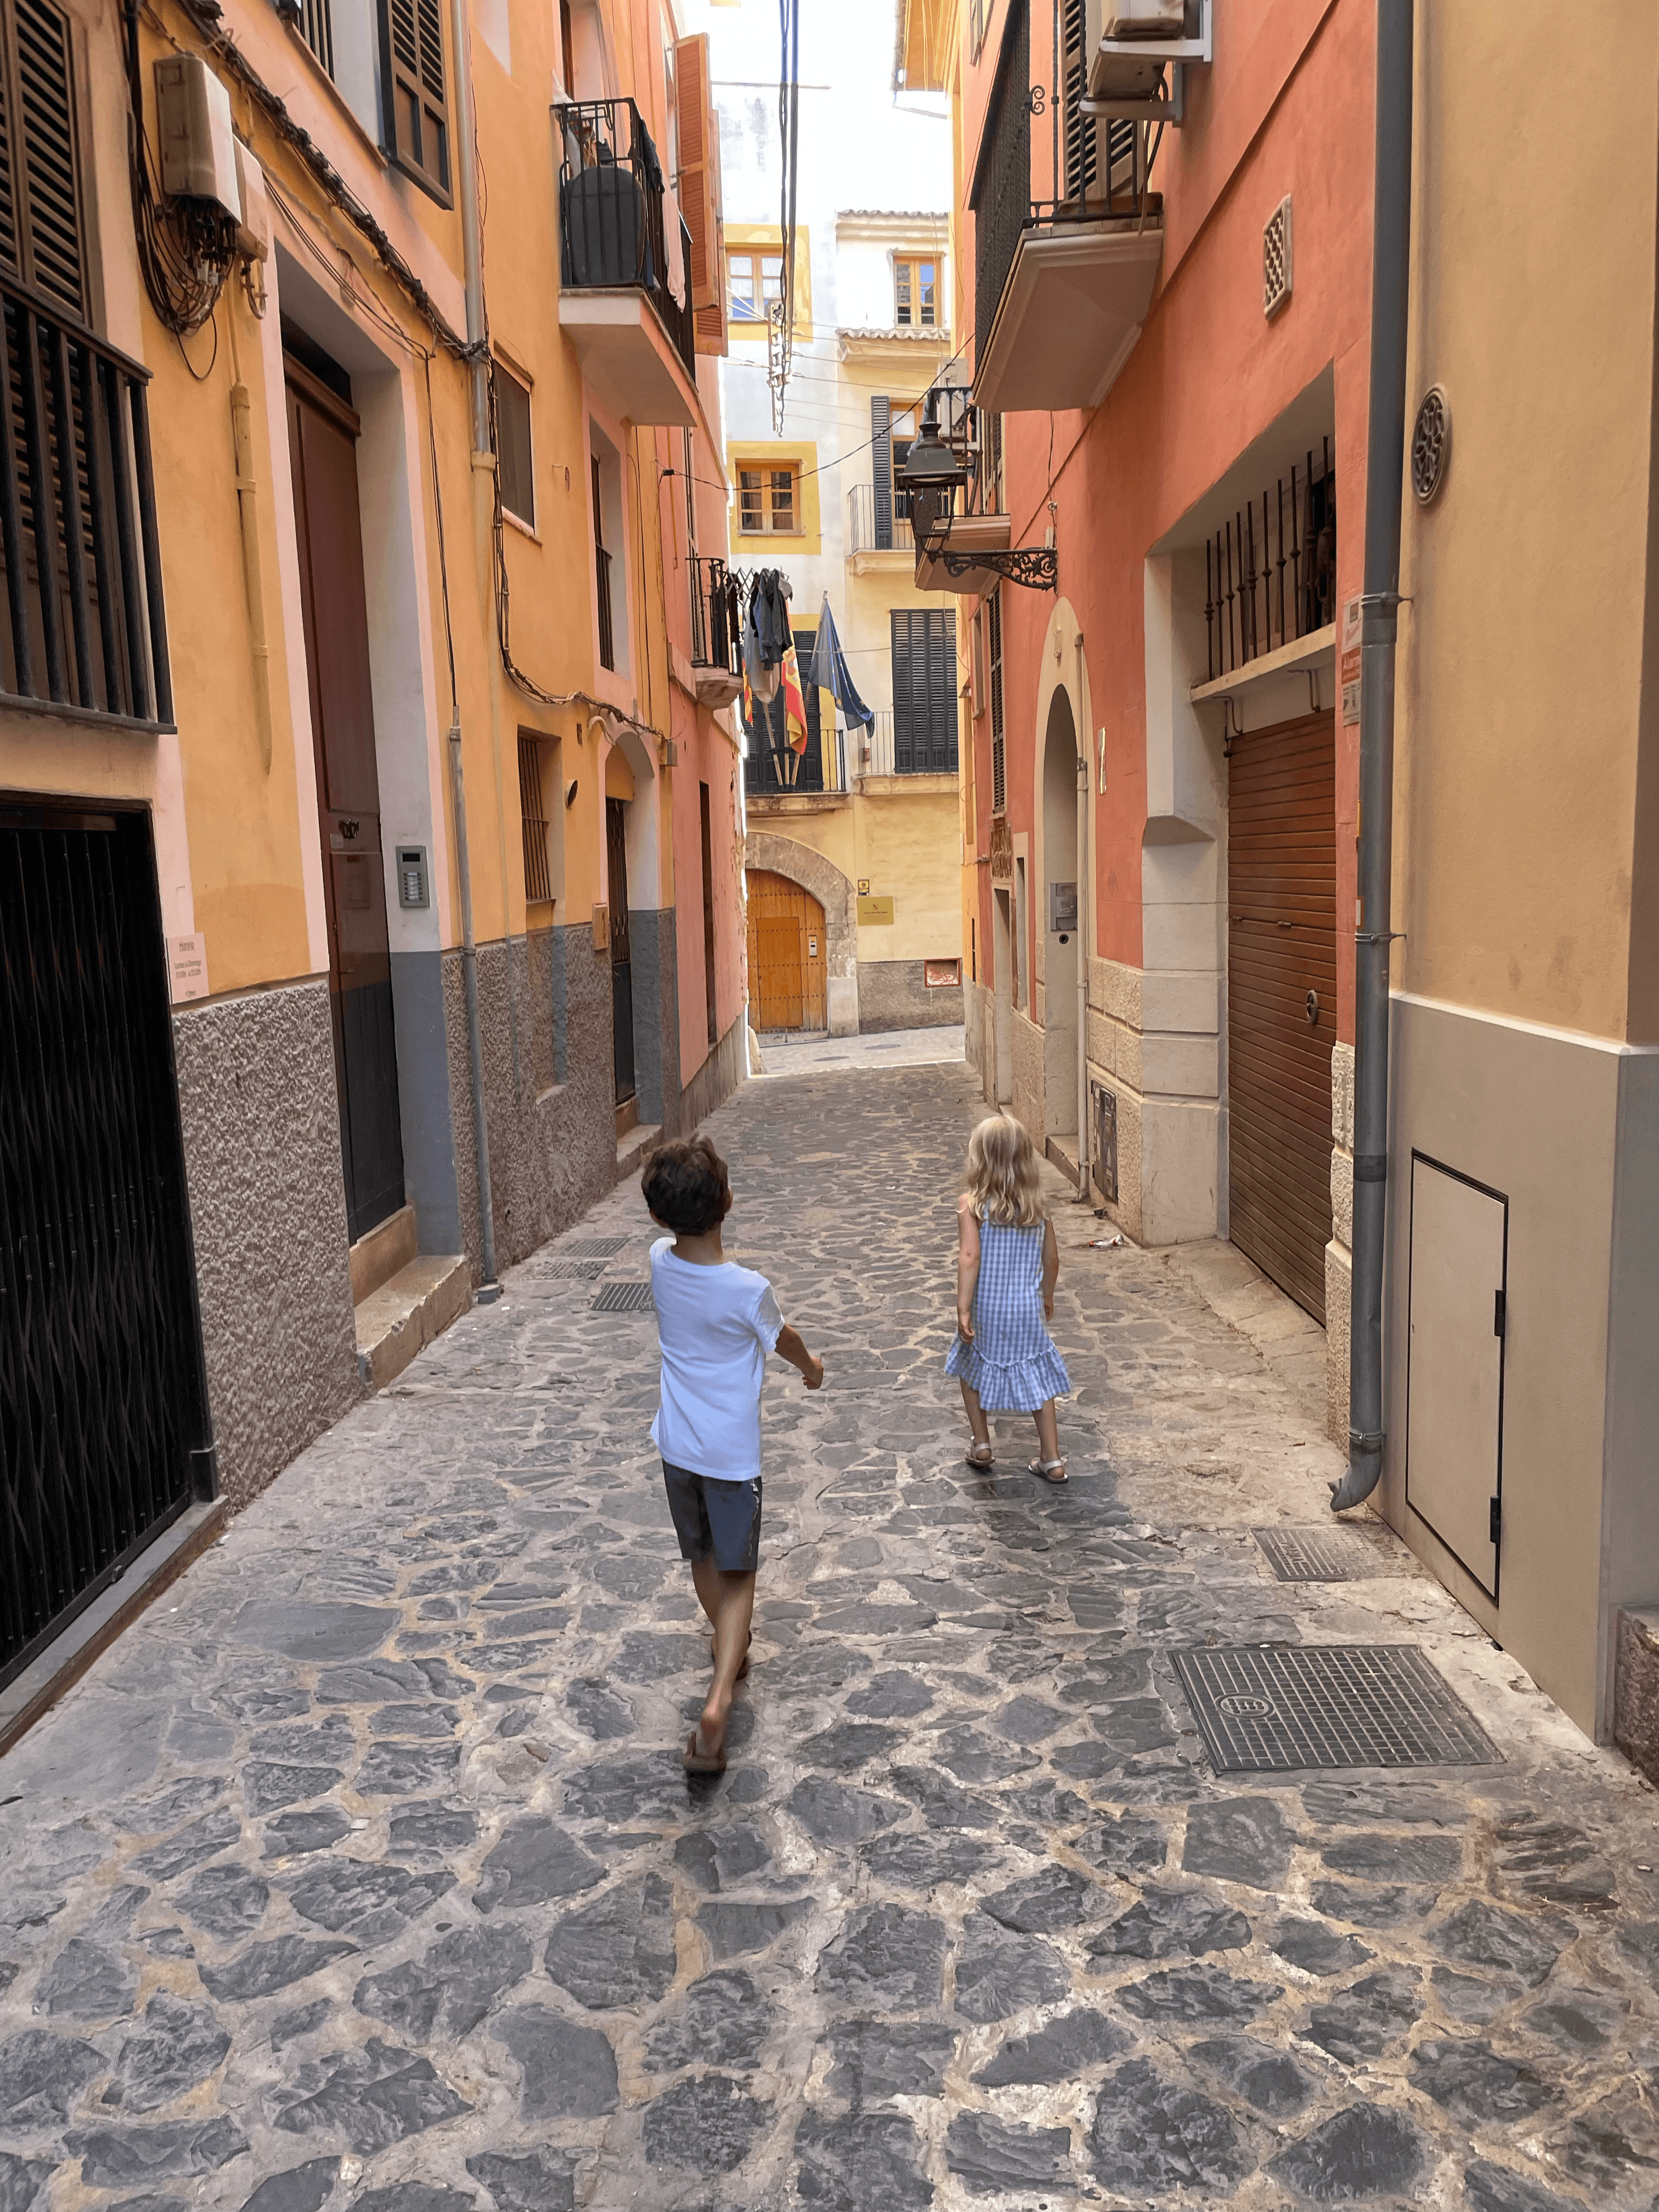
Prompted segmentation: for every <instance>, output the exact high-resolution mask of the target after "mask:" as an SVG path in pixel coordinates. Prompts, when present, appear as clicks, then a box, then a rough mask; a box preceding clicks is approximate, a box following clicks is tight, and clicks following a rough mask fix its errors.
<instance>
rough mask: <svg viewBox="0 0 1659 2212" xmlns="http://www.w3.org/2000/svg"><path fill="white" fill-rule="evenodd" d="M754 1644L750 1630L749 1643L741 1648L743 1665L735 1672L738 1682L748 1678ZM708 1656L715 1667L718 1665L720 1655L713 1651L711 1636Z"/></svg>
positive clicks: (753, 1635) (752, 1633)
mask: <svg viewBox="0 0 1659 2212" xmlns="http://www.w3.org/2000/svg"><path fill="white" fill-rule="evenodd" d="M754 1644H755V1632H754V1630H753V1629H752V1628H751V1629H750V1632H749V1641H748V1643H747V1644H744V1647H743V1664H742V1665H741V1666H740V1667H739V1668H738V1671H737V1675H736V1680H738V1681H739V1682H741V1681H744V1680H746V1679H747V1677H748V1674H749V1662H750V1657H751V1656H752V1655H753V1651H754ZM708 1656H709V1657H710V1659H712V1660H713V1661H714V1664H715V1665H716V1666H718V1665H719V1664H720V1655H719V1652H718V1651H717V1650H716V1649H715V1645H714V1638H713V1637H712V1636H711V1637H710V1638H709V1639H708Z"/></svg>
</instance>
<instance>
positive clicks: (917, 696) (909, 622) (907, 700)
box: [888, 607, 957, 775]
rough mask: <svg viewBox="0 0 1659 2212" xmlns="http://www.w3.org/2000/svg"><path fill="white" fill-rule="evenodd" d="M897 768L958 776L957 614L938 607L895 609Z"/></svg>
mask: <svg viewBox="0 0 1659 2212" xmlns="http://www.w3.org/2000/svg"><path fill="white" fill-rule="evenodd" d="M888 619H889V621H890V623H891V625H892V643H893V770H894V773H895V775H954V774H955V773H956V766H957V684H956V675H957V618H956V617H955V615H954V614H951V613H947V612H944V611H940V610H939V609H937V608H933V607H895V608H894V609H893V610H892V611H891V613H890V616H889V617H888Z"/></svg>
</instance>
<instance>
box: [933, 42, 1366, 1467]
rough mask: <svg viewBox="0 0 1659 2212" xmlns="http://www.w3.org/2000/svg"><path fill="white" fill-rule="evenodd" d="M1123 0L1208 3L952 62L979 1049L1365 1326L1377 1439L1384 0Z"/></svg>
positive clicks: (959, 502) (1132, 1225) (1088, 1160)
mask: <svg viewBox="0 0 1659 2212" xmlns="http://www.w3.org/2000/svg"><path fill="white" fill-rule="evenodd" d="M1115 12H1117V13H1120V14H1132V13H1137V12H1139V14H1141V15H1150V16H1152V17H1153V18H1157V17H1158V16H1159V15H1164V16H1169V17H1170V18H1171V19H1172V20H1171V21H1170V22H1169V23H1166V24H1164V27H1163V30H1164V35H1162V36H1160V37H1152V38H1149V37H1145V36H1141V37H1138V38H1136V39H1134V40H1125V41H1124V42H1123V44H1122V45H1121V47H1120V48H1119V49H1117V50H1116V51H1114V50H1113V49H1112V46H1111V42H1110V40H1105V41H1103V38H1102V26H1103V20H1104V21H1105V23H1106V27H1107V28H1109V27H1110V19H1111V18H1112V16H1113V15H1114V13H1115ZM1212 17H1216V18H1219V20H1212ZM1174 19H1180V20H1179V21H1175V20H1174ZM1153 27H1157V26H1156V23H1154V25H1153ZM960 37H961V46H960V51H959V56H958V57H957V58H954V59H953V60H952V61H951V63H950V64H949V70H950V72H951V77H952V78H953V82H954V83H955V85H956V86H957V87H959V98H958V102H957V112H958V117H959V130H958V134H957V135H958V161H959V164H960V167H959V177H958V187H959V189H958V206H957V214H958V222H959V226H960V233H961V235H960V238H959V246H960V251H959V252H958V253H957V257H956V267H957V271H958V283H959V285H960V288H961V297H960V299H959V303H958V312H957V325H958V327H959V328H960V329H962V330H963V331H964V332H969V331H971V332H972V333H973V343H972V345H971V347H970V348H969V349H967V350H966V351H965V353H964V355H963V359H962V362H960V363H959V365H958V366H959V369H960V371H961V382H962V384H963V386H964V387H967V388H966V389H964V390H963V391H962V392H959V393H955V394H952V395H951V398H950V400H949V401H948V402H947V403H946V404H945V407H944V409H943V416H944V417H945V418H947V419H948V428H950V429H951V432H952V433H953V434H954V436H953V442H954V445H955V447H956V451H957V458H958V459H959V460H960V461H961V462H962V463H963V471H964V473H965V474H966V476H967V477H968V481H967V482H966V483H964V484H963V485H962V486H961V487H960V489H958V490H957V492H956V495H955V497H954V501H953V505H954V507H955V509H956V512H955V513H953V515H952V517H951V523H950V526H949V529H948V532H945V535H944V537H943V538H941V539H940V540H939V544H941V545H942V546H945V547H948V548H953V549H955V553H956V558H955V559H954V560H953V561H951V560H947V558H946V557H945V556H944V555H943V554H939V555H936V556H935V557H933V559H932V560H930V561H925V562H924V563H923V565H924V567H927V568H928V569H929V571H930V574H933V575H939V574H945V573H946V572H947V571H948V570H949V569H950V568H955V570H956V572H957V573H956V575H955V577H954V579H953V580H954V583H955V586H956V588H957V590H958V591H960V592H962V593H963V621H962V623H960V625H959V635H962V636H963V640H964V642H965V645H966V647H967V656H966V657H967V659H968V665H967V667H966V668H965V669H964V671H963V673H964V678H965V679H966V691H967V705H966V712H967V714H968V715H969V719H970V721H971V743H970V744H965V745H964V747H963V758H964V762H965V763H969V764H970V765H969V766H968V767H967V768H966V769H965V771H964V775H963V807H964V823H963V831H964V835H963V852H964V912H963V946H964V951H965V953H966V956H967V992H968V1051H969V1058H970V1060H972V1061H973V1063H974V1064H975V1066H976V1067H977V1068H978V1070H979V1072H980V1073H981V1078H982V1080H983V1085H984V1091H985V1096H986V1097H987V1100H994V1101H997V1102H999V1103H1008V1104H1010V1105H1012V1109H1013V1110H1014V1111H1015V1112H1016V1113H1017V1114H1018V1115H1019V1116H1020V1118H1021V1119H1022V1120H1023V1121H1025V1122H1026V1123H1027V1125H1028V1126H1029V1127H1030V1129H1031V1131H1032V1133H1033V1134H1034V1135H1036V1137H1037V1138H1038V1139H1039V1140H1040V1141H1042V1142H1043V1143H1044V1144H1046V1146H1047V1147H1048V1152H1049V1154H1050V1156H1051V1157H1052V1158H1055V1159H1057V1160H1060V1161H1061V1162H1063V1163H1064V1164H1066V1166H1067V1168H1068V1169H1069V1170H1072V1171H1073V1172H1076V1171H1077V1170H1079V1165H1081V1166H1082V1167H1084V1168H1085V1169H1086V1170H1087V1172H1088V1174H1089V1175H1090V1176H1091V1180H1092V1183H1093V1187H1094V1190H1095V1192H1096V1194H1097V1202H1099V1201H1102V1200H1103V1202H1104V1203H1105V1204H1107V1205H1108V1206H1109V1207H1110V1208H1111V1209H1112V1211H1113V1212H1114V1214H1115V1217H1116V1218H1118V1219H1120V1220H1121V1222H1122V1223H1123V1225H1125V1227H1126V1228H1127V1230H1128V1231H1130V1232H1131V1233H1132V1234H1133V1236H1134V1237H1137V1238H1138V1239H1140V1240H1142V1241H1144V1242H1146V1243H1152V1244H1163V1243H1172V1242H1176V1241H1178V1240H1181V1239H1185V1238H1195V1237H1213V1236H1217V1235H1219V1236H1223V1237H1227V1236H1231V1237H1232V1238H1233V1240H1234V1241H1235V1242H1236V1243H1238V1244H1239V1245H1240V1246H1241V1247H1242V1249H1244V1250H1245V1251H1246V1252H1247V1253H1249V1255H1250V1256H1251V1257H1252V1258H1253V1259H1255V1261H1257V1262H1258V1263H1259V1264H1260V1265H1261V1267H1263V1268H1264V1269H1265V1270H1266V1272H1267V1273H1268V1274H1269V1275H1270V1276H1272V1277H1273V1279H1274V1280H1275V1281H1277V1282H1278V1283H1279V1284H1280V1285H1282V1286H1283V1287H1284V1288H1285V1290H1286V1291H1288V1292H1289V1293H1290V1295H1291V1297H1294V1298H1296V1299H1297V1302H1298V1303H1299V1304H1302V1305H1303V1306H1304V1307H1305V1308H1306V1309H1307V1310H1309V1311H1310V1313H1312V1314H1314V1315H1315V1316H1316V1317H1317V1318H1318V1319H1319V1320H1320V1321H1322V1322H1326V1323H1327V1324H1328V1328H1329V1332H1330V1336H1329V1341H1330V1345H1331V1354H1330V1362H1329V1364H1330V1374H1331V1391H1330V1407H1331V1426H1332V1430H1333V1432H1334V1434H1336V1435H1338V1436H1340V1437H1346V1434H1347V1428H1348V1408H1347V1382H1346V1315H1347V1298H1348V1288H1347V1284H1348V1269H1347V1244H1346V1236H1347V1229H1346V1194H1347V1191H1348V1188H1349V1184H1348V1182H1347V1166H1348V1151H1349V1139H1348V1136H1347V1133H1346V1122H1345V1118H1344V1101H1345V1098H1346V1095H1347V1092H1348V1089H1349V1086H1350V1079H1351V1073H1352V1036H1353V1018H1352V937H1351V936H1349V937H1348V938H1347V939H1346V942H1345V938H1344V933H1343V931H1342V929H1341V927H1340V917H1341V916H1343V915H1352V911H1353V897H1354V834H1355V791H1356V772H1357V760H1358V726H1357V718H1358V700H1357V685H1356V686H1355V688H1354V690H1353V691H1352V692H1351V693H1350V694H1349V706H1348V710H1347V713H1346V714H1345V711H1344V705H1343V698H1344V692H1343V674H1344V669H1343V659H1344V635H1343V623H1342V619H1341V614H1342V608H1343V606H1344V604H1345V602H1346V601H1347V600H1348V599H1352V598H1354V597H1355V596H1356V595H1357V594H1358V592H1359V588H1360V548H1361V540H1362V533H1363V524H1364V513H1363V491H1364V464H1365V437H1366V408H1367V392H1368V340H1369V331H1370V285H1371V216H1372V207H1371V202H1372V155H1373V100H1374V83H1375V45H1376V21H1375V14H1374V8H1373V6H1372V5H1371V4H1370V0H1288V3H1287V4H1285V5H1282V6H1279V7H1278V8H1275V9H1272V10H1269V11H1266V12H1265V13H1264V12H1263V11H1261V10H1259V9H1244V8H1231V9H1230V8H1228V7H1227V5H1226V0H1197V4H1194V0H1187V4H1186V5H1185V6H1184V7H1182V6H1181V5H1175V6H1174V7H1173V8H1172V9H1170V8H1164V9H1158V8H1150V7H1149V8H1146V9H1140V10H1139V11H1136V10H1127V9H1126V10H1118V11H1114V9H1112V8H1111V7H1110V6H1108V7H1107V8H1106V9H1105V14H1104V19H1103V17H1102V10H1101V8H1100V6H1099V5H1098V4H1092V0H1091V4H1085V0H1066V4H1064V5H1063V6H1062V7H1061V8H1060V10H1059V11H1058V15H1057V18H1056V15H1055V14H1054V13H1053V12H1051V11H1050V10H1049V9H1041V8H1032V7H1031V6H1030V0H989V4H987V0H968V4H967V5H966V6H965V7H964V9H963V14H962V18H961V21H960ZM1056 38H1057V39H1058V45H1059V49H1060V50H1059V52H1055V46H1056ZM1056 84H1057V85H1058V86H1059V88H1060V92H1059V96H1058V97H1056V96H1055V94H1054V89H1053V88H1054V86H1055V85H1056ZM987 554H989V555H991V556H993V557H992V559H991V560H990V561H988V562H987V560H986V559H985V558H984V556H986V555H987ZM970 555H976V556H979V561H978V565H975V564H974V562H972V561H970V559H969V557H968V556H970ZM1016 556H1020V557H1016ZM999 569H1000V570H1001V571H1003V572H1005V573H1002V574H998V573H996V572H997V571H998V570H999ZM1356 657H1357V656H1356ZM1349 674H1350V676H1351V677H1352V676H1354V675H1357V668H1352V667H1351V668H1350V670H1349Z"/></svg>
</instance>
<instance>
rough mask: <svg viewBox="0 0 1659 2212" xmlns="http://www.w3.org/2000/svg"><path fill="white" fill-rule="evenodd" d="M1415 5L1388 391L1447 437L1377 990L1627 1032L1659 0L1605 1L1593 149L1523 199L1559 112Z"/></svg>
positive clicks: (1406, 620)
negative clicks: (1408, 216)
mask: <svg viewBox="0 0 1659 2212" xmlns="http://www.w3.org/2000/svg"><path fill="white" fill-rule="evenodd" d="M1605 30H1606V32H1607V34H1608V35H1609V36H1611V37H1612V38H1613V40H1614V42H1615V44H1616V46H1617V48H1618V51H1619V54H1620V64H1619V66H1618V68H1617V69H1616V70H1612V71H1611V72H1610V73H1609V82H1608V84H1607V95H1606V100H1605V101H1604V102H1603V103H1601V110H1600V112H1599V114H1598V117H1597V125H1596V134H1595V136H1596V155H1595V160H1593V161H1577V162H1569V163H1567V164H1566V165H1565V168H1564V169H1563V171H1562V173H1560V175H1559V177H1558V178H1557V179H1555V181H1554V183H1553V185H1552V188H1551V190H1550V191H1548V192H1547V193H1545V194H1543V195H1542V196H1541V197H1537V196H1534V194H1533V193H1532V192H1530V191H1528V190H1526V189H1525V187H1524V183H1523V180H1524V179H1527V178H1528V177H1530V176H1531V175H1533V174H1534V173H1535V169H1536V165H1537V164H1538V163H1539V162H1541V161H1545V160H1547V159H1548V158H1549V157H1548V155H1547V152H1546V149H1547V147H1549V146H1550V145H1551V144H1552V143H1554V133H1555V131H1556V129H1557V127H1558V124H1559V100H1558V97H1557V88H1556V87H1554V86H1553V85H1552V84H1551V83H1550V82H1549V81H1548V78H1547V76H1540V73H1539V71H1538V70H1537V69H1536V67H1535V59H1536V57H1535V53H1534V52H1532V51H1530V42H1529V41H1528V40H1524V39H1521V40H1517V39H1516V37H1515V36H1514V31H1515V25H1514V22H1513V21H1512V20H1509V19H1506V18H1503V17H1500V16H1494V15H1490V14H1489V13H1488V11H1486V9H1480V8H1469V9H1440V8H1429V9H1420V10H1419V24H1418V41H1419V43H1418V48H1417V103H1416V134H1415V149H1414V163H1413V167H1414V179H1413V182H1414V190H1413V252H1412V319H1411V331H1410V340H1409V347H1410V350H1409V361H1410V369H1409V375H1408V384H1407V390H1408V393H1409V399H1410V404H1411V405H1412V406H1413V407H1414V406H1415V404H1416V403H1417V400H1418V398H1419V397H1420V395H1421V394H1422V392H1424V391H1425V389H1426V388H1427V387H1428V386H1430V385H1431V384H1439V385H1441V386H1443V388H1444V390H1445V392H1446V393H1447V396H1448V398H1449V402H1450V405H1451V413H1452V444H1451V450H1450V458H1449V467H1448V469H1447V472H1446V477H1445V482H1444V487H1443V489H1442V491H1441V493H1440V495H1439V496H1438V497H1437V500H1436V501H1434V503H1433V505H1432V506H1431V507H1427V508H1421V507H1418V505H1417V503H1416V502H1415V501H1413V500H1412V499H1410V498H1409V497H1408V498H1407V511H1406V518H1405V529H1404V542H1403V546H1402V552H1401V592H1404V593H1406V594H1407V595H1408V596H1409V597H1410V598H1411V600H1412V605H1410V606H1409V607H1406V608H1402V610H1401V623H1400V654H1399V678H1398V682H1399V723H1400V735H1399V740H1398V745H1397V753H1396V769H1395V775H1396V784H1395V797H1396V804H1395V848H1394V861H1395V925H1394V926H1395V928H1396V929H1398V930H1401V931H1403V932H1404V933H1405V942H1404V944H1403V945H1401V946H1399V947H1398V948H1396V952H1395V980H1396V982H1397V983H1399V984H1400V985H1401V987H1403V988H1405V989H1407V990H1409V991H1412V992H1414V993H1419V994H1422V995H1424V996H1425V997H1428V998H1434V999H1440V1000H1449V1001H1454V1002H1456V1003H1459V1004H1462V1005H1468V1006H1479V1007H1481V1008H1484V1009H1487V1010H1489V1011H1491V1012H1495V1013H1501V1014H1505V1015H1510V1016H1514V1017H1518V1018H1522V1019H1523V1020H1531V1021H1537V1022H1546V1023H1552V1024H1559V1025H1560V1026H1562V1027H1564V1028H1566V1029H1572V1030H1585V1031H1588V1032H1589V1033H1591V1034H1592V1035H1595V1036H1607V1037H1623V1036H1626V1034H1627V1030H1628V1025H1629V1021H1630V1010H1631V994H1632V949H1633V948H1632V944H1631V937H1630V931H1631V916H1632V875H1633V871H1634V870H1635V868H1636V866H1638V851H1637V845H1636V834H1635V833H1636V823H1637V779H1638V738H1640V737H1641V736H1642V735H1643V734H1644V725H1643V722H1642V715H1643V713H1644V709H1645V711H1646V714H1647V715H1648V716H1649V718H1650V719H1651V716H1652V714H1653V712H1654V706H1653V702H1652V700H1651V698H1648V699H1645V700H1644V652H1645V651H1648V650H1650V639H1651V634H1652V616H1651V613H1650V603H1649V593H1650V586H1651V583H1652V576H1651V574H1650V548H1649V507H1648V500H1647V497H1646V492H1647V489H1648V486H1649V483H1650V448H1651V444H1652V437H1653V422H1654V413H1653V392H1654V301H1655V282H1654V280H1655V256H1654V238H1655V228H1656V223H1655V218H1656V193H1659V166H1656V161H1655V158H1654V149H1655V145H1656V143H1659V15H1655V13H1654V11H1653V9H1651V8H1650V7H1647V6H1645V5H1643V4H1641V0H1622V4H1617V5H1614V6H1613V7H1612V8H1610V9H1607V11H1606V21H1605ZM1495 140H1496V141H1498V142H1499V143H1501V153H1500V154H1498V155H1497V156H1496V157H1495V156H1494V141H1495ZM1613 210H1617V215H1616V217H1613V216H1612V211H1613ZM1610 218H1611V219H1610ZM1546 272H1547V274H1546ZM1574 392H1584V393H1589V392H1593V393H1594V402H1593V405H1592V406H1591V408H1590V410H1589V412H1588V413H1587V412H1586V411H1585V410H1583V409H1582V408H1581V407H1579V406H1577V405H1575V404H1571V401H1570V399H1569V397H1568V395H1571V394H1572V393H1574ZM1648 742H1649V744H1651V742H1652V741H1651V736H1650V735H1649V736H1648ZM1564 801H1565V803H1564ZM1477 823H1478V824H1479V834H1477V835H1471V834H1470V830H1471V825H1474V824H1477ZM1639 860H1640V864H1641V865H1642V866H1644V867H1645V868H1647V869H1649V870H1651V869H1652V867H1653V866H1655V859H1654V855H1653V853H1652V852H1651V850H1646V851H1644V852H1643V853H1642V854H1640V855H1639ZM1653 949H1654V947H1653V945H1652V944H1651V942H1650V952H1651V951H1652V950H1653ZM1650 966H1651V962H1650V961H1644V963H1641V969H1642V974H1643V981H1644V982H1645V980H1646V974H1647V971H1648V969H1650ZM1639 987H1641V986H1640V985H1638V988H1639ZM1648 1034H1649V1036H1652V1035H1654V1034H1656V1032H1655V1031H1654V1030H1652V1029H1651V1028H1650V1029H1649V1030H1648Z"/></svg>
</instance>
